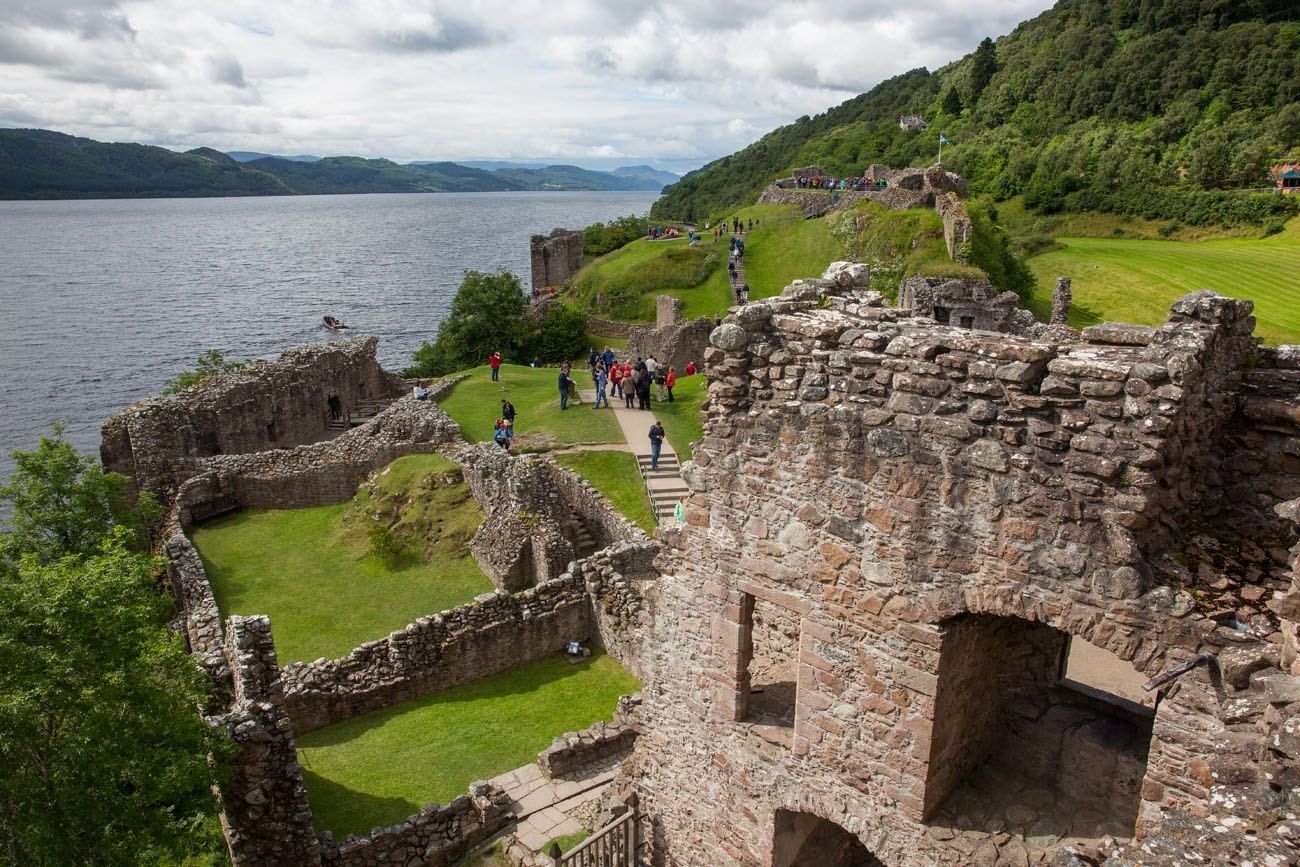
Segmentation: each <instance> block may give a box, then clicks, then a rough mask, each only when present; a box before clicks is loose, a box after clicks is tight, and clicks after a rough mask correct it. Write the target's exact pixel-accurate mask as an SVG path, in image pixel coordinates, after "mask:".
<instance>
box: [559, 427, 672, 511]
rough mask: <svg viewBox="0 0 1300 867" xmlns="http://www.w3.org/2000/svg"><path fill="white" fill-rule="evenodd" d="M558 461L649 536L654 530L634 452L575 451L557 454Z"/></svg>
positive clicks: (648, 500) (648, 503) (648, 499)
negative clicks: (598, 492)
mask: <svg viewBox="0 0 1300 867" xmlns="http://www.w3.org/2000/svg"><path fill="white" fill-rule="evenodd" d="M647 429H648V426H647ZM665 430H667V428H665ZM555 459H556V461H558V462H559V463H561V464H563V465H564V466H566V467H568V468H569V469H571V470H573V471H574V472H575V473H577V474H578V475H580V476H582V477H583V478H584V479H586V480H587V481H588V482H590V483H591V486H592V487H593V488H595V489H596V490H598V491H600V492H601V493H602V494H604V495H605V497H606V498H607V499H608V500H609V501H610V502H611V503H613V504H614V508H616V509H618V510H619V512H621V513H622V515H623V517H625V518H627V519H628V520H629V521H631V522H632V523H634V524H636V525H637V526H638V527H640V528H641V529H642V530H645V531H646V532H647V533H649V532H652V531H653V530H654V528H655V519H654V513H653V512H651V511H650V498H649V497H648V496H647V495H646V492H645V484H644V483H643V482H642V480H641V473H640V471H639V470H637V466H636V457H635V456H633V454H632V453H631V452H611V451H597V452H572V453H570V454H567V455H556V458H555Z"/></svg>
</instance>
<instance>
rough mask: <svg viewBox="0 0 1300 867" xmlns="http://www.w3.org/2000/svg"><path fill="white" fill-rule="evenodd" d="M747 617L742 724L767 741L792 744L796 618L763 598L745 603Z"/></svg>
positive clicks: (797, 653) (796, 687) (796, 648)
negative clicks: (745, 707)
mask: <svg viewBox="0 0 1300 867" xmlns="http://www.w3.org/2000/svg"><path fill="white" fill-rule="evenodd" d="M745 609H746V614H747V616H748V618H749V623H748V624H747V625H748V627H749V628H748V630H747V632H748V634H749V644H750V647H749V654H748V666H747V667H746V677H745V683H744V685H743V688H745V689H748V691H749V694H748V702H747V704H748V714H747V715H746V716H745V721H746V722H750V723H754V729H755V730H756V731H758V733H759V734H760V735H762V736H764V737H766V738H768V739H769V740H774V741H777V742H780V743H782V744H784V745H785V746H789V745H791V744H792V743H793V735H794V708H795V696H796V693H797V691H798V681H799V615H798V614H797V613H796V612H794V611H791V610H790V609H788V608H783V607H782V606H780V605H777V604H775V603H773V602H768V601H767V600H766V599H758V598H754V597H749V598H748V599H747V600H746V605H745Z"/></svg>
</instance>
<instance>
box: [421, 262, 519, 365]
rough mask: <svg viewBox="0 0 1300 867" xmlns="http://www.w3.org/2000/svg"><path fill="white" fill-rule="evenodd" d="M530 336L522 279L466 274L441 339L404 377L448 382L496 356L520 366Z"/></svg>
mask: <svg viewBox="0 0 1300 867" xmlns="http://www.w3.org/2000/svg"><path fill="white" fill-rule="evenodd" d="M527 336H528V326H527V324H526V323H525V322H524V290H523V286H521V285H520V283H519V278H518V277H516V276H515V275H513V274H511V273H510V272H508V271H506V270H504V269H502V270H499V271H496V272H494V273H491V274H487V273H484V272H482V271H466V272H465V279H464V281H462V282H461V284H460V288H459V289H458V290H456V297H455V298H454V299H453V300H452V302H451V310H449V311H448V312H447V318H446V319H444V320H442V324H441V325H439V326H438V337H437V339H436V340H435V341H434V342H433V343H429V342H427V341H426V342H424V343H422V344H420V348H419V349H417V350H416V351H415V364H413V365H411V366H410V367H408V368H406V370H405V371H403V375H404V376H410V377H425V376H444V375H446V374H448V373H453V372H455V371H457V370H464V369H465V368H467V367H474V366H475V365H479V364H483V363H485V362H486V361H487V358H488V356H489V355H490V354H492V353H493V352H500V353H501V354H502V356H503V357H505V358H508V359H514V360H516V361H517V360H519V358H518V353H519V350H520V348H521V347H522V346H523V345H524V342H525V340H526V339H527Z"/></svg>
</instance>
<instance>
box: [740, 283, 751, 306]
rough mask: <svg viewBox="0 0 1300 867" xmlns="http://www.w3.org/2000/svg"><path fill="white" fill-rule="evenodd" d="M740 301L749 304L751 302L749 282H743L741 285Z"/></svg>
mask: <svg viewBox="0 0 1300 867" xmlns="http://www.w3.org/2000/svg"><path fill="white" fill-rule="evenodd" d="M740 303H741V304H748V303H749V284H748V283H742V284H741V285H740Z"/></svg>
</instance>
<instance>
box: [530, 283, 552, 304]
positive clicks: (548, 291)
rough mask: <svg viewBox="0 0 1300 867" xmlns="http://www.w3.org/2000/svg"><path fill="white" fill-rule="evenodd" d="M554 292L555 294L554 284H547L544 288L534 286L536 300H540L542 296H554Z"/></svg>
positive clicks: (534, 298)
mask: <svg viewBox="0 0 1300 867" xmlns="http://www.w3.org/2000/svg"><path fill="white" fill-rule="evenodd" d="M554 294H555V287H554V286H547V287H546V288H545V289H543V288H542V287H540V286H534V287H533V300H534V301H540V300H541V299H542V298H549V297H550V296H552V295H554Z"/></svg>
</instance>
